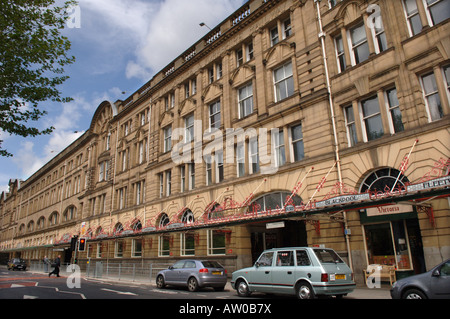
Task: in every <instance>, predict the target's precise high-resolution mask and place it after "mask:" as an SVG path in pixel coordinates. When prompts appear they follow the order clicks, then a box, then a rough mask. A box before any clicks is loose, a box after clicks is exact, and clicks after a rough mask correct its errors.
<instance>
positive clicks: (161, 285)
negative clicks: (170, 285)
mask: <svg viewBox="0 0 450 319" xmlns="http://www.w3.org/2000/svg"><path fill="white" fill-rule="evenodd" d="M156 287H158V289H163V288H164V287H166V283H165V282H164V277H163V276H162V275H159V276H158V277H157V278H156Z"/></svg>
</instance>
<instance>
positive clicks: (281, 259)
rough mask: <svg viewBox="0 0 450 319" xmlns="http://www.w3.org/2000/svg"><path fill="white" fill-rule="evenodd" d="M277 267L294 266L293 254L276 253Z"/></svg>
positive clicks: (285, 252)
mask: <svg viewBox="0 0 450 319" xmlns="http://www.w3.org/2000/svg"><path fill="white" fill-rule="evenodd" d="M276 266H277V267H287V266H294V252H293V251H292V250H287V251H279V252H278V253H277V264H276Z"/></svg>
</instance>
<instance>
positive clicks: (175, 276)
mask: <svg viewBox="0 0 450 319" xmlns="http://www.w3.org/2000/svg"><path fill="white" fill-rule="evenodd" d="M183 265H184V260H181V261H178V262H176V263H175V264H173V265H172V266H171V267H169V269H167V270H166V271H165V273H164V276H165V281H166V283H173V284H174V283H177V282H178V281H179V277H180V270H181V269H182V268H183Z"/></svg>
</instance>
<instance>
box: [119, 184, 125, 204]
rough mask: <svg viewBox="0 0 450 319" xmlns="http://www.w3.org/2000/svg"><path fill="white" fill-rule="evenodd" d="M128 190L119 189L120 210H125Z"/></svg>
mask: <svg viewBox="0 0 450 319" xmlns="http://www.w3.org/2000/svg"><path fill="white" fill-rule="evenodd" d="M125 198H126V188H125V187H123V188H121V189H119V209H124V208H125Z"/></svg>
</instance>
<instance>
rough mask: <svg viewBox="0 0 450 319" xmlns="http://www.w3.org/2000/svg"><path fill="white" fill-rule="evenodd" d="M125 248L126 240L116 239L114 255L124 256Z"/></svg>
mask: <svg viewBox="0 0 450 319" xmlns="http://www.w3.org/2000/svg"><path fill="white" fill-rule="evenodd" d="M123 248H124V242H123V241H122V240H118V241H116V244H115V249H114V257H115V258H122V257H123Z"/></svg>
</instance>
